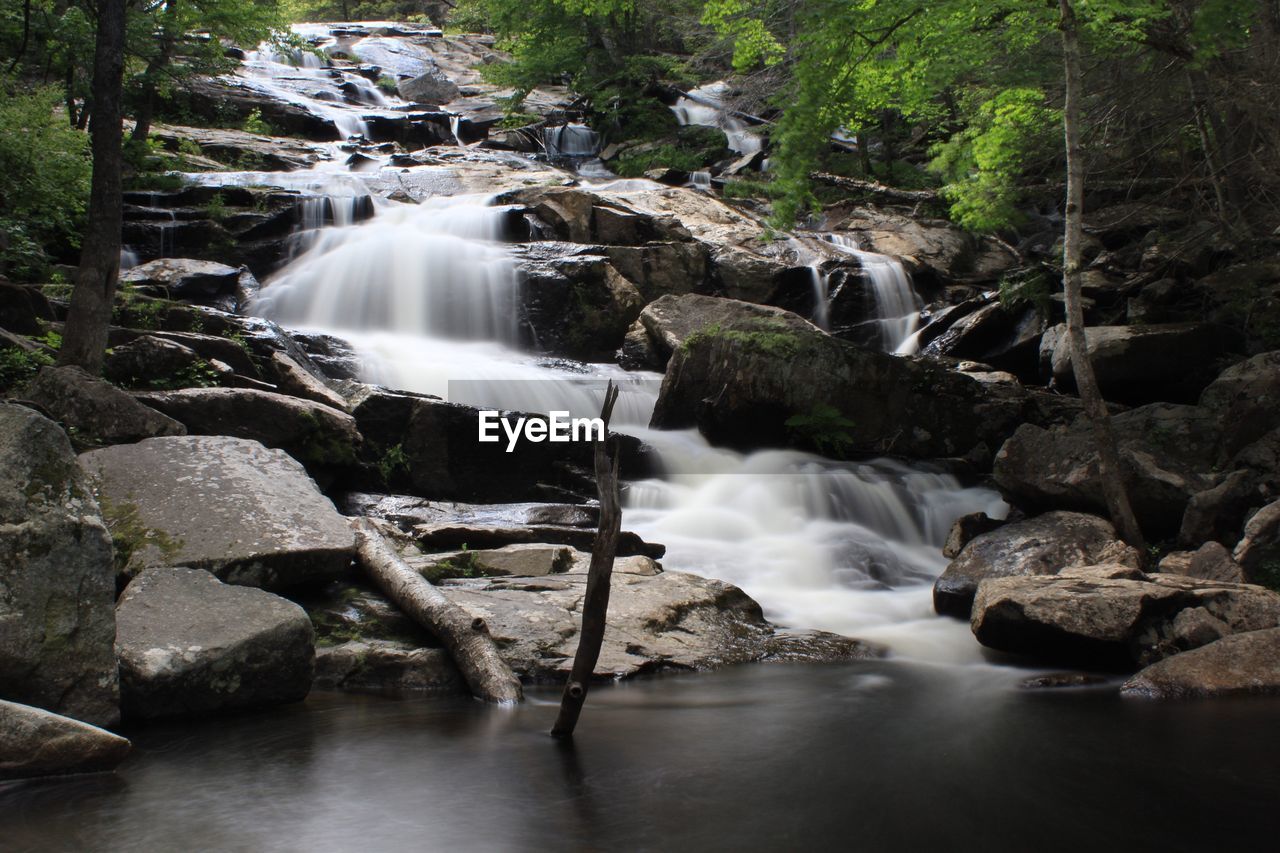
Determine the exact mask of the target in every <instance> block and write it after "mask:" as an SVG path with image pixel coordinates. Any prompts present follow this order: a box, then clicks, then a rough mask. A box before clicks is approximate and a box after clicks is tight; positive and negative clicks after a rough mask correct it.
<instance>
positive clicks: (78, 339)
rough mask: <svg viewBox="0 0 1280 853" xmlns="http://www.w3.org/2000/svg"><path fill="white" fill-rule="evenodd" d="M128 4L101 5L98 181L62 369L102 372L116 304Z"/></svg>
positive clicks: (96, 65) (94, 131)
mask: <svg viewBox="0 0 1280 853" xmlns="http://www.w3.org/2000/svg"><path fill="white" fill-rule="evenodd" d="M124 29H125V0H99V3H98V35H97V42H96V45H95V47H94V53H93V87H92V92H93V126H92V127H91V129H90V135H91V139H92V143H91V144H92V147H93V180H92V183H91V185H90V189H89V215H88V223H87V224H86V226H85V233H84V241H83V243H82V244H81V248H80V269H79V271H78V272H77V274H76V286H75V289H74V290H73V291H72V293H71V309H70V312H69V313H68V314H67V323H66V328H65V329H64V330H63V338H62V350H61V351H60V352H59V353H58V363H59V364H74V365H77V366H79V367H83V368H84V369H85V370H87V371H88V372H89V373H90V374H92V375H94V376H96V375H97V374H99V373H101V372H102V360H103V358H104V356H105V355H106V350H107V328H108V326H110V324H111V302H112V299H113V298H114V297H115V292H116V277H117V275H118V274H119V272H120V227H121V222H122V219H123V213H122V211H121V199H120V193H121V184H120V159H121V156H120V145H121V142H122V141H123V138H124V133H123V131H122V130H121V127H120V118H121V116H120V87H121V82H122V78H123V75H124Z"/></svg>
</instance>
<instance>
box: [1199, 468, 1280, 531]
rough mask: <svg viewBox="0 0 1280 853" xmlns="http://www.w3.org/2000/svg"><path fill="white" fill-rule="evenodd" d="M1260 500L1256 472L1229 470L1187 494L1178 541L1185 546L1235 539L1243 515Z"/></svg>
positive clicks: (1243, 517)
mask: <svg viewBox="0 0 1280 853" xmlns="http://www.w3.org/2000/svg"><path fill="white" fill-rule="evenodd" d="M1262 502H1263V498H1262V490H1261V489H1260V488H1259V484H1258V478H1257V475H1256V474H1255V473H1254V472H1252V471H1248V470H1239V471H1232V472H1231V473H1230V474H1227V475H1226V476H1225V477H1223V478H1222V482H1220V483H1218V484H1217V485H1215V486H1213V487H1212V488H1208V489H1205V490H1204V491H1203V492H1197V493H1196V494H1194V495H1192V496H1191V500H1190V501H1188V503H1187V509H1186V511H1185V512H1183V514H1182V527H1181V528H1180V529H1179V530H1178V542H1179V543H1180V544H1182V545H1184V546H1186V547H1195V546H1196V545H1197V544H1199V543H1201V542H1206V541H1208V540H1215V541H1217V542H1230V543H1235V542H1237V541H1239V539H1240V535H1241V532H1242V530H1243V528H1244V520H1245V516H1247V515H1248V514H1249V513H1250V511H1251V510H1253V509H1255V508H1256V507H1257V506H1258V505H1259V504H1260V503H1262Z"/></svg>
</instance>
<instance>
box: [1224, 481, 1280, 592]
mask: <svg viewBox="0 0 1280 853" xmlns="http://www.w3.org/2000/svg"><path fill="white" fill-rule="evenodd" d="M1232 556H1233V557H1234V558H1235V561H1236V562H1237V563H1239V564H1240V568H1241V570H1243V571H1244V575H1245V577H1246V578H1248V579H1249V580H1250V581H1253V582H1254V583H1261V584H1266V585H1267V586H1269V587H1272V588H1280V501H1273V502H1272V503H1269V504H1267V505H1266V506H1264V507H1263V508H1262V509H1260V510H1258V511H1257V512H1255V513H1254V514H1253V516H1252V517H1250V519H1249V521H1248V522H1247V523H1246V524H1245V526H1244V538H1242V539H1241V540H1240V542H1239V543H1238V544H1237V545H1236V548H1235V551H1234V553H1233V554H1232Z"/></svg>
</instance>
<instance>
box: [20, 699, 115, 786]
mask: <svg viewBox="0 0 1280 853" xmlns="http://www.w3.org/2000/svg"><path fill="white" fill-rule="evenodd" d="M129 749H130V744H129V741H127V740H125V739H124V738H122V737H120V736H119V735H114V734H112V733H111V732H109V731H106V730H105V729H100V728H98V727H97V726H91V725H89V724H88V723H82V722H80V721H79V720H73V719H71V718H70V717H63V716H61V715H59V714H55V713H53V712H51V711H45V710H44V709H42V708H33V707H31V706H30V705H19V704H18V703H16V702H5V701H4V700H0V780H9V779H35V778H39V777H42V776H62V775H66V774H70V773H96V772H100V771H105V770H114V769H115V767H116V765H118V764H119V763H120V762H121V761H124V759H125V756H127V755H128V754H129Z"/></svg>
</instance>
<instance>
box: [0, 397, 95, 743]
mask: <svg viewBox="0 0 1280 853" xmlns="http://www.w3.org/2000/svg"><path fill="white" fill-rule="evenodd" d="M114 601H115V583H114V574H113V572H112V568H111V538H110V536H109V535H108V533H107V530H106V527H104V526H103V522H102V516H101V515H100V514H99V510H98V503H97V501H95V500H94V498H93V495H92V493H91V492H90V491H89V484H88V482H87V481H86V479H85V477H84V474H83V472H81V470H80V468H79V467H78V466H77V465H76V457H75V454H74V453H73V452H72V450H71V444H70V443H69V442H68V441H67V437H66V434H65V433H63V431H62V430H61V429H59V428H58V426H57V425H56V424H55V423H53V422H52V421H50V420H49V419H47V418H44V417H42V416H40V415H38V414H36V413H35V412H33V411H32V410H30V409H27V408H24V407H22V406H14V405H9V404H6V403H0V695H2V696H4V697H5V698H7V699H11V700H14V701H17V702H23V703H25V704H28V705H36V706H38V707H41V708H47V709H48V710H50V711H55V712H57V713H60V714H65V715H67V716H70V717H75V718H76V719H78V720H84V721H85V722H89V723H94V724H96V725H104V726H109V725H114V724H115V723H116V721H118V720H119V718H120V707H119V695H120V694H119V687H118V681H117V678H116V665H115V654H114V653H113V652H112V649H111V644H112V642H113V641H114V638H115V633H116V625H115V612H114V610H113V604H114Z"/></svg>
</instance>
